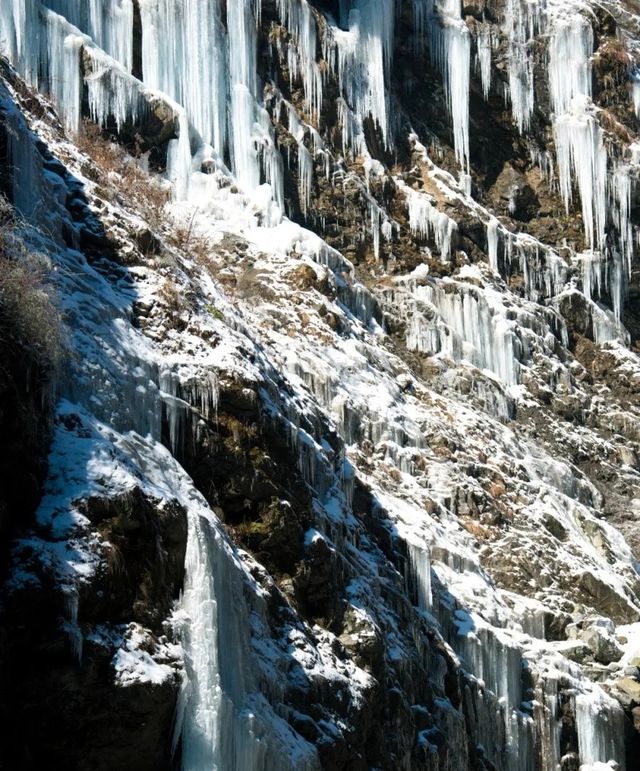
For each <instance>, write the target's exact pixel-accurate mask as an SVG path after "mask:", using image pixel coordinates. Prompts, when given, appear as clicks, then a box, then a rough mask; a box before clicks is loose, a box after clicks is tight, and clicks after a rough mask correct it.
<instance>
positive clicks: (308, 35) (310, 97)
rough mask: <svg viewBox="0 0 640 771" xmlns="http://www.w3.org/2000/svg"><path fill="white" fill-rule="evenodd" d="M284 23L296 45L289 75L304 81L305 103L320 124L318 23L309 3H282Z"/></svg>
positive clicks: (281, 0)
mask: <svg viewBox="0 0 640 771" xmlns="http://www.w3.org/2000/svg"><path fill="white" fill-rule="evenodd" d="M278 11H279V13H280V18H281V19H282V23H283V24H284V25H285V26H286V27H288V28H289V30H290V32H291V35H292V37H293V39H294V41H295V45H292V46H290V47H289V51H288V64H289V71H290V72H291V73H292V75H293V76H294V77H295V74H297V72H298V62H299V63H300V67H299V72H300V75H301V77H302V84H303V87H304V94H305V99H306V101H307V105H308V109H309V113H310V115H311V117H312V119H313V120H314V121H315V122H316V123H318V121H319V120H320V111H321V108H322V74H321V72H320V67H319V66H318V63H317V61H316V56H317V51H316V22H315V19H314V16H313V13H312V11H311V8H310V6H309V3H308V2H307V0H278Z"/></svg>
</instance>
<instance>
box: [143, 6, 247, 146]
mask: <svg viewBox="0 0 640 771" xmlns="http://www.w3.org/2000/svg"><path fill="white" fill-rule="evenodd" d="M231 5H233V6H237V5H238V3H233V4H231ZM140 16H141V21H142V73H143V80H144V83H145V85H146V86H148V87H149V88H151V89H155V90H159V91H163V92H164V93H166V94H168V95H169V96H170V97H171V98H172V99H174V100H175V101H176V102H178V103H179V104H181V105H182V106H183V107H184V108H185V110H186V111H187V114H188V116H189V120H190V122H191V123H192V125H193V126H194V127H195V128H196V130H197V131H198V132H199V133H200V135H201V136H202V139H203V140H204V141H205V142H207V143H209V144H211V145H213V147H214V148H215V149H216V151H217V152H218V154H219V155H221V156H222V155H224V150H225V144H226V137H227V104H226V99H227V93H228V85H227V71H228V68H227V57H226V51H227V39H226V34H225V31H224V27H223V25H222V21H221V18H220V0H190V2H188V3H181V2H177V0H140ZM247 55H249V52H247Z"/></svg>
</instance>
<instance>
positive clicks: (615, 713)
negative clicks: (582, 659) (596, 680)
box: [575, 685, 625, 771]
mask: <svg viewBox="0 0 640 771" xmlns="http://www.w3.org/2000/svg"><path fill="white" fill-rule="evenodd" d="M575 710H576V729H577V732H578V750H579V752H580V761H581V763H583V764H584V765H590V764H594V763H603V764H604V763H608V762H609V761H614V762H616V763H617V764H618V766H617V768H619V769H620V771H624V768H625V746H624V737H625V726H624V722H625V721H624V712H623V711H622V708H621V707H620V705H619V704H618V703H617V702H615V701H614V700H613V699H612V698H610V697H608V696H607V695H606V694H605V693H604V691H603V690H602V689H601V688H600V687H598V686H597V685H596V686H593V690H591V691H587V692H585V693H580V694H578V695H577V696H576V697H575Z"/></svg>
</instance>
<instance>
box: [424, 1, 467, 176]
mask: <svg viewBox="0 0 640 771" xmlns="http://www.w3.org/2000/svg"><path fill="white" fill-rule="evenodd" d="M430 38H431V51H432V57H433V59H434V61H435V63H436V64H437V66H438V67H439V69H440V71H441V72H442V79H443V81H444V89H445V97H446V102H447V107H448V109H449V111H450V113H451V118H452V120H453V139H454V146H455V152H456V159H457V161H458V163H459V164H460V167H461V168H462V169H463V171H466V172H467V173H468V171H469V83H470V77H471V72H470V68H471V35H470V34H469V29H468V27H467V25H466V24H465V23H464V21H463V20H462V19H461V18H460V0H444V4H443V6H442V8H441V9H440V15H439V20H438V18H434V20H433V21H432V24H431V27H430Z"/></svg>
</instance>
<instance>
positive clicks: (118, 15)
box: [43, 0, 133, 72]
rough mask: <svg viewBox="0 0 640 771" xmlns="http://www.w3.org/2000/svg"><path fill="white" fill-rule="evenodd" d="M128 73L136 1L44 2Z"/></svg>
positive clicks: (130, 65)
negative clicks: (134, 3) (134, 2)
mask: <svg viewBox="0 0 640 771" xmlns="http://www.w3.org/2000/svg"><path fill="white" fill-rule="evenodd" d="M43 4H44V5H45V6H47V7H48V8H50V9H51V10H52V11H55V12H56V13H58V14H60V15H61V16H64V17H65V18H66V19H67V21H68V22H69V23H70V24H73V25H74V27H77V28H78V29H79V30H81V31H82V32H84V33H85V34H86V35H88V36H89V37H90V38H91V39H92V40H93V41H94V42H95V43H96V44H97V45H98V46H99V47H100V48H102V49H103V50H104V51H105V52H106V53H107V54H108V55H109V56H110V57H111V58H112V59H115V60H116V61H117V62H119V63H120V64H121V65H122V66H123V67H124V68H125V70H126V71H127V72H131V68H132V64H133V0H43Z"/></svg>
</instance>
